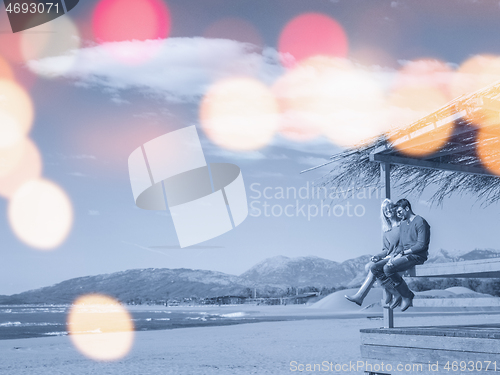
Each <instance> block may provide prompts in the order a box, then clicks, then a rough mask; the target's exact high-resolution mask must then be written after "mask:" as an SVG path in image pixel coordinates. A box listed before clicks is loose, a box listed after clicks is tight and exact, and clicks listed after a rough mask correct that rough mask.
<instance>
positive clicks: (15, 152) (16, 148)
mask: <svg viewBox="0 0 500 375" xmlns="http://www.w3.org/2000/svg"><path fill="white" fill-rule="evenodd" d="M0 124H1V120H0ZM0 127H1V125H0ZM28 147H29V141H28V140H27V139H25V138H23V139H21V140H20V141H19V142H16V143H13V144H11V145H10V146H7V147H0V178H1V177H4V176H8V175H9V174H10V173H11V172H12V171H13V170H15V169H16V168H17V167H18V166H19V164H20V163H21V160H22V159H23V156H24V154H25V152H26V150H27V148H28Z"/></svg>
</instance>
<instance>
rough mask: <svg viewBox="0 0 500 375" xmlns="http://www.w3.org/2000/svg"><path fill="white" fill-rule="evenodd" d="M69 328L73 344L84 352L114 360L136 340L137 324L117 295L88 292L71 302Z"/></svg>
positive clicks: (124, 353) (89, 355)
mask: <svg viewBox="0 0 500 375" xmlns="http://www.w3.org/2000/svg"><path fill="white" fill-rule="evenodd" d="M67 330H68V332H69V336H70V338H71V341H72V343H73V345H74V346H75V347H76V348H77V349H78V350H79V351H80V352H81V353H82V354H83V355H85V356H87V357H89V358H91V359H94V360H98V361H114V360H118V359H120V358H123V357H124V356H125V355H127V354H128V352H129V351H130V349H131V348H132V345H133V342H134V324H133V322H132V318H131V316H130V314H129V313H128V311H127V310H126V309H125V308H124V307H123V306H121V305H120V303H119V302H118V301H116V300H115V299H114V298H111V297H108V296H105V295H100V294H87V295H84V296H81V297H79V298H78V299H77V300H76V301H75V302H74V303H73V305H72V306H71V309H70V311H69V314H68V319H67Z"/></svg>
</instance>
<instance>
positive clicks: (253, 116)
mask: <svg viewBox="0 0 500 375" xmlns="http://www.w3.org/2000/svg"><path fill="white" fill-rule="evenodd" d="M200 121H201V124H202V128H203V130H204V131H205V133H206V134H207V136H208V137H209V138H210V139H211V140H212V141H213V142H214V143H216V144H218V145H219V146H221V147H224V148H227V149H231V150H240V151H246V150H255V149H258V148H261V147H263V146H265V145H267V144H268V143H269V142H270V141H271V139H272V138H273V136H274V134H275V132H276V130H277V127H278V104H277V102H276V99H275V97H274V95H273V93H272V92H271V90H270V89H269V88H268V87H267V86H265V85H264V84H263V83H261V82H259V81H257V80H255V79H251V78H231V79H226V80H222V81H219V82H216V83H215V84H214V85H213V86H212V87H211V88H210V89H209V90H208V91H207V93H206V94H205V96H204V98H203V100H202V102H201V107H200Z"/></svg>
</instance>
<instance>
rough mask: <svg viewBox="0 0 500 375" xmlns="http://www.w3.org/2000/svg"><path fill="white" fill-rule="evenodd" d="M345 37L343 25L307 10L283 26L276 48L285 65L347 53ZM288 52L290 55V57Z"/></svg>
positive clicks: (342, 55)
mask: <svg viewBox="0 0 500 375" xmlns="http://www.w3.org/2000/svg"><path fill="white" fill-rule="evenodd" d="M347 50H348V42H347V36H346V34H345V32H344V29H343V28H342V26H341V25H340V24H339V23H338V22H337V21H335V20H334V19H333V18H330V17H328V16H326V15H324V14H320V13H306V14H302V15H300V16H298V17H296V18H294V19H293V20H291V21H290V22H289V23H288V24H287V25H286V26H285V28H284V29H283V31H282V33H281V35H280V38H279V42H278V51H279V52H280V53H282V54H283V55H284V58H283V63H284V65H285V66H288V67H290V66H294V64H295V62H297V61H301V60H304V59H306V58H308V57H312V56H315V55H325V56H333V57H345V56H347ZM287 54H290V55H291V56H292V59H291V60H290V59H289V58H287V56H286V55H287Z"/></svg>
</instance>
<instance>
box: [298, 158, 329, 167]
mask: <svg viewBox="0 0 500 375" xmlns="http://www.w3.org/2000/svg"><path fill="white" fill-rule="evenodd" d="M328 160H329V159H327V158H325V159H323V158H316V157H313V156H301V157H299V158H297V161H298V162H299V163H300V164H305V165H310V166H312V167H315V166H317V165H320V164H324V163H326V162H327V161H328Z"/></svg>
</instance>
